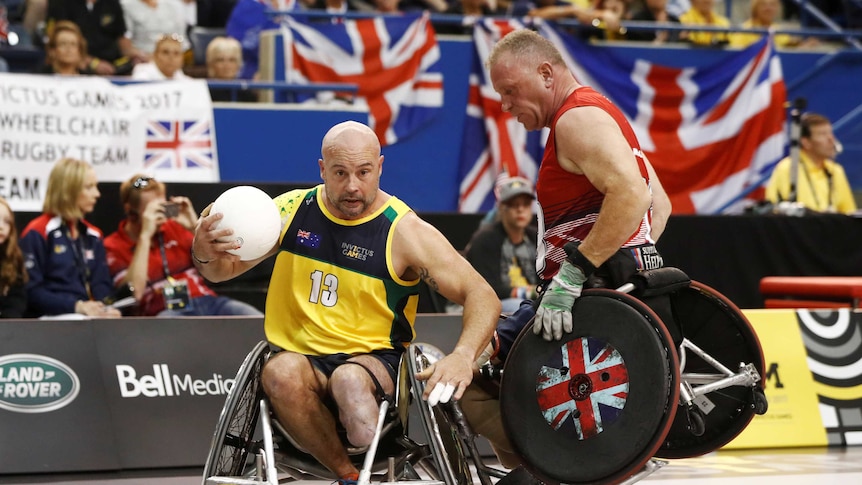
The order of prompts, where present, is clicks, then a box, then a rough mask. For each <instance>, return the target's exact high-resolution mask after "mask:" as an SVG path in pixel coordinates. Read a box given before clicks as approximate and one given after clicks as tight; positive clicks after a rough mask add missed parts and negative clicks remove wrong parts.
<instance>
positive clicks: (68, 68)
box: [38, 20, 92, 76]
mask: <svg viewBox="0 0 862 485" xmlns="http://www.w3.org/2000/svg"><path fill="white" fill-rule="evenodd" d="M86 59H87V40H86V39H84V35H83V34H82V33H81V29H80V28H79V27H78V25H77V24H75V23H74V22H70V21H68V20H61V21H59V22H57V23H56V24H54V28H53V29H52V30H51V36H50V37H48V45H47V46H46V55H45V65H44V66H42V68H41V69H39V71H38V72H39V73H40V74H60V75H64V76H77V75H80V74H92V73H91V72H90V71H89V70H87V69H85V68H84V67H83V66H84V63H85V61H86Z"/></svg>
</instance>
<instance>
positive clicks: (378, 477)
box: [203, 268, 767, 485]
mask: <svg viewBox="0 0 862 485" xmlns="http://www.w3.org/2000/svg"><path fill="white" fill-rule="evenodd" d="M572 317H573V322H575V331H574V332H572V333H570V334H567V335H564V336H563V339H562V340H560V341H554V342H547V341H545V340H543V339H542V338H540V337H537V336H535V335H533V333H532V329H531V325H529V324H528V325H527V326H526V327H525V328H524V329H523V330H522V331H521V332H520V334H519V335H518V337H517V338H516V340H515V342H514V344H513V345H512V348H511V350H510V351H509V354H508V357H507V359H506V360H505V363H504V364H503V365H502V368H498V369H496V370H494V369H487V368H486V369H484V370H485V372H483V374H484V375H485V376H494V378H495V379H497V384H498V385H499V392H500V407H501V416H502V421H503V427H504V429H505V431H506V434H507V436H508V437H509V439H510V441H511V442H512V445H513V446H514V447H515V449H516V451H517V453H518V454H519V455H520V456H521V457H522V458H523V461H524V463H525V464H526V465H525V468H526V469H527V470H528V471H529V472H530V475H531V476H532V478H534V479H537V480H540V481H542V482H544V483H549V484H550V483H570V484H588V483H625V484H631V483H635V482H637V481H639V480H641V479H643V478H644V477H645V476H647V475H649V474H651V473H653V472H655V471H657V470H659V469H660V468H661V467H662V466H664V465H665V464H666V463H667V461H666V460H663V459H674V458H687V457H694V456H699V455H702V454H705V453H709V452H711V451H714V450H717V449H718V448H720V447H722V446H723V445H725V444H726V443H728V442H729V441H731V440H732V439H733V438H734V437H736V436H737V435H738V434H739V433H740V432H742V430H744V429H745V427H746V426H747V425H748V423H749V422H750V421H751V419H752V418H753V416H754V415H755V414H763V413H765V412H766V409H767V400H766V396H765V394H764V391H763V382H762V379H761V376H762V375H763V373H764V362H763V353H762V350H761V348H760V343H759V341H758V339H757V336H756V334H755V332H754V331H753V329H752V328H751V325H750V324H749V323H748V321H747V320H746V318H745V317H744V316H743V315H742V313H741V312H740V311H739V309H738V308H736V307H735V306H734V305H733V304H732V303H731V302H730V301H729V300H727V299H726V298H725V297H724V296H722V295H721V294H720V293H718V292H716V291H715V290H712V289H711V288H709V287H707V286H705V285H702V284H700V283H697V282H694V281H691V280H690V279H689V278H688V276H686V275H685V274H684V273H683V272H682V271H680V270H678V269H676V268H662V269H658V270H651V271H645V272H642V273H639V274H638V275H637V276H636V277H635V278H634V279H633V280H632V282H631V283H629V284H627V285H625V286H624V287H621V288H619V289H617V290H611V289H604V288H597V289H588V290H584V292H583V293H582V295H581V297H580V298H578V299H577V300H576V302H575V305H574V307H573V308H572ZM426 348H427V347H426ZM433 353H434V352H424V351H423V345H422V344H413V345H411V346H410V347H409V348H408V349H407V352H406V353H405V355H404V357H403V358H402V362H401V366H400V370H399V374H398V379H397V380H398V382H397V383H396V399H395V403H394V405H393V407H392V409H389V406H388V403H386V402H385V401H384V403H383V404H381V411H380V421H379V423H378V432H377V435H376V436H375V439H374V440H373V442H372V444H371V445H370V446H369V447H368V448H366V449H351V448H348V451H349V454H350V455H351V456H352V457H355V461H356V464H357V468H359V467H360V464H361V470H362V472H361V474H360V485H365V484H366V483H370V482H371V481H380V482H387V483H388V482H396V481H420V482H429V481H430V482H432V483H436V484H445V485H468V484H472V483H474V479H473V477H472V473H473V471H475V473H476V475H477V477H476V480H477V481H478V483H481V484H482V485H491V484H492V483H493V479H495V478H496V479H503V478H504V477H506V475H507V472H506V471H504V470H502V469H500V468H498V467H495V466H493V465H487V464H485V462H484V460H483V459H482V456H481V454H480V453H479V451H478V446H477V444H476V439H477V437H476V435H475V434H474V433H473V431H472V429H471V428H470V425H469V423H468V422H467V420H466V418H465V417H464V415H463V413H462V412H461V409H460V405H459V403H457V402H450V403H446V404H438V405H437V406H433V407H432V406H429V405H428V403H427V402H426V401H424V400H422V398H421V394H422V392H423V390H424V383H422V382H419V381H418V380H417V379H416V377H415V376H416V374H417V373H418V372H421V370H423V369H424V368H425V367H427V366H428V365H430V363H429V355H432V354H433ZM268 356H269V348H268V345H267V344H266V343H265V342H261V343H260V344H258V346H256V347H255V349H253V350H252V352H251V353H250V354H249V355H248V357H247V358H246V359H245V361H244V362H243V364H242V366H241V367H240V370H239V372H238V373H237V377H236V380H235V384H234V387H233V389H232V390H231V392H230V394H229V396H228V398H227V401H226V403H225V406H224V409H223V410H222V413H221V416H220V418H219V422H218V425H217V428H216V431H215V434H214V436H213V441H212V446H211V449H210V453H209V456H208V458H207V462H206V465H205V467H204V475H203V483H204V484H217V483H234V484H245V483H249V484H251V483H255V484H261V483H267V484H276V483H285V482H289V481H295V480H303V479H308V478H313V477H316V478H318V479H328V480H334V479H335V478H336V477H334V476H332V474H331V473H330V472H329V471H328V470H326V469H325V468H324V467H322V466H321V465H320V464H319V463H317V462H316V461H315V460H314V459H313V458H312V457H310V456H309V455H308V454H306V453H304V452H303V451H302V450H301V449H299V448H298V447H297V446H296V444H295V443H292V442H291V440H290V438H289V437H288V436H287V434H286V433H285V432H284V430H283V429H280V426H279V425H278V422H277V420H275V419H274V417H273V416H271V415H270V412H269V409H268V404H267V400H266V396H264V395H263V392H262V390H261V386H260V382H259V379H260V371H261V369H262V367H263V364H264V363H265V361H266V359H267V358H268ZM489 365H490V364H489ZM478 378H481V377H477V379H478ZM411 406H412V407H415V409H416V410H417V411H418V413H413V414H414V415H416V414H418V421H419V422H420V425H421V429H422V435H423V436H424V440H423V441H422V442H417V441H416V440H414V439H411V438H410V437H409V436H408V432H407V431H408V421H409V416H410V412H409V410H410V408H411ZM258 421H259V422H260V423H261V426H260V429H257V423H258ZM471 465H472V466H471Z"/></svg>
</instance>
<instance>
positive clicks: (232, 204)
mask: <svg viewBox="0 0 862 485" xmlns="http://www.w3.org/2000/svg"><path fill="white" fill-rule="evenodd" d="M216 212H221V213H222V214H223V215H224V217H223V218H222V220H221V221H219V222H218V226H217V227H229V228H231V229H233V236H232V237H234V238H236V239H237V241H238V242H239V244H240V247H239V249H231V250H228V252H229V253H231V254H236V255H238V256H239V257H240V259H242V260H243V261H248V260H251V259H257V258H259V257H261V256H263V255H264V254H266V253H267V251H269V250H270V249H272V247H273V246H274V245H275V244H276V241H278V236H279V234H280V233H281V215H280V214H279V212H278V207H276V205H275V202H273V200H272V199H271V198H270V197H269V195H267V194H266V192H264V191H262V190H260V189H258V188H257V187H252V186H249V185H240V186H237V187H233V188H230V189H228V190H225V191H224V192H223V193H222V194H221V195H220V196H218V198H217V199H216V200H215V202H213V206H212V209H210V213H213V214H214V213H216Z"/></svg>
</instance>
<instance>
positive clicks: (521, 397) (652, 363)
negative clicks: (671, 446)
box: [500, 289, 679, 484]
mask: <svg viewBox="0 0 862 485" xmlns="http://www.w3.org/2000/svg"><path fill="white" fill-rule="evenodd" d="M572 320H573V322H574V328H575V329H574V332H572V333H570V334H567V335H564V336H563V339H562V340H560V341H553V342H547V341H545V340H544V339H543V338H541V337H540V336H536V335H533V332H532V325H527V326H526V327H525V328H524V330H523V331H522V332H521V334H520V335H519V336H518V338H517V339H516V341H515V343H514V345H513V347H512V350H511V352H510V353H509V357H508V359H507V361H506V364H505V368H504V371H503V379H502V382H501V390H500V405H501V409H502V416H503V425H504V427H505V429H506V433H507V435H508V437H509V439H510V441H511V442H512V444H513V446H514V447H515V449H516V450H517V451H518V453H519V454H520V455H521V456H522V457H523V458H524V460H525V461H526V463H528V466H529V468H531V469H532V471H534V472H535V474H536V475H537V476H539V477H547V478H549V479H551V480H554V481H559V482H563V483H572V484H578V483H593V482H602V483H614V482H619V481H621V480H623V479H625V478H627V477H629V476H630V475H632V474H633V473H636V472H637V471H639V470H640V469H641V468H642V467H643V465H644V464H645V463H646V462H647V461H648V460H649V459H650V458H652V457H653V456H654V453H655V451H656V450H657V449H658V448H659V447H660V446H661V444H662V443H663V442H664V438H665V434H666V433H667V431H668V429H669V427H670V425H671V423H672V422H673V419H674V413H675V412H676V408H677V402H678V399H679V364H678V361H677V356H676V351H675V349H674V348H673V344H672V340H671V337H670V335H669V333H668V331H667V329H666V328H665V327H664V325H663V324H662V322H661V320H660V319H659V318H658V317H657V316H656V315H655V313H654V312H653V311H652V310H650V308H649V307H647V306H646V305H645V304H644V303H642V302H640V301H639V300H637V299H635V298H633V297H631V296H628V295H626V294H623V293H620V292H617V291H614V290H608V289H592V290H585V291H584V292H583V294H582V296H581V297H580V298H578V299H577V300H576V302H575V305H574V307H573V308H572Z"/></svg>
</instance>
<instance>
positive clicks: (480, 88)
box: [458, 19, 548, 212]
mask: <svg viewBox="0 0 862 485" xmlns="http://www.w3.org/2000/svg"><path fill="white" fill-rule="evenodd" d="M522 28H524V24H522V23H521V22H520V21H518V20H515V19H508V20H501V19H496V20H495V19H484V20H482V21H480V22H476V24H475V25H474V27H473V43H474V45H475V51H474V55H473V68H472V71H471V73H470V88H469V94H468V96H467V118H466V121H465V122H464V141H463V142H462V145H461V159H460V164H459V169H458V180H460V181H461V182H460V184H461V185H460V187H459V192H458V194H459V195H458V210H459V211H460V212H486V211H488V210H490V209H491V208H492V207H493V206H494V203H495V197H494V186H495V185H496V182H497V180H499V179H500V178H503V177H508V176H516V175H520V176H522V177H525V178H527V179H528V180H531V181H535V180H536V174H537V172H538V165H539V163H540V162H541V160H542V149H543V147H544V140H546V139H547V136H548V130H547V129H545V130H542V131H541V132H528V131H527V130H526V129H525V128H524V125H522V124H521V123H519V122H518V120H516V119H514V118H513V117H512V115H510V114H509V113H505V112H503V109H502V106H501V104H500V95H499V94H497V93H496V92H495V91H494V87H493V86H492V85H491V77H490V75H489V73H488V70H487V69H486V68H485V61H486V60H487V59H488V55H489V54H490V52H491V48H492V47H493V46H494V44H495V43H496V42H497V41H498V40H500V39H501V38H502V37H503V36H505V35H506V34H508V33H509V32H512V31H513V30H517V29H522Z"/></svg>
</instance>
